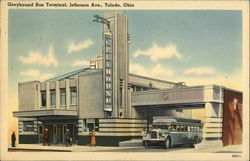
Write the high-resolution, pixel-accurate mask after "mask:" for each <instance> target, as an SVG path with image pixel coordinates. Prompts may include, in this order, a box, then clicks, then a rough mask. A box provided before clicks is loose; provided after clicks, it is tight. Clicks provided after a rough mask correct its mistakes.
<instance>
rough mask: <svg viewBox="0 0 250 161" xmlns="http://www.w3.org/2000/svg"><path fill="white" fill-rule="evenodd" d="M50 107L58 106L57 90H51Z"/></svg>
mask: <svg viewBox="0 0 250 161" xmlns="http://www.w3.org/2000/svg"><path fill="white" fill-rule="evenodd" d="M50 105H51V106H55V105H56V90H55V89H51V90H50Z"/></svg>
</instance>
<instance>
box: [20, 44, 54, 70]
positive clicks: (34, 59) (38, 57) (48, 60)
mask: <svg viewBox="0 0 250 161" xmlns="http://www.w3.org/2000/svg"><path fill="white" fill-rule="evenodd" d="M19 60H20V61H21V62H22V63H24V64H39V65H44V66H47V67H57V66H58V61H57V60H56V58H55V56H54V50H53V47H50V48H49V51H48V54H47V55H44V54H42V53H40V52H37V51H30V52H29V54H28V56H26V57H25V56H20V57H19Z"/></svg>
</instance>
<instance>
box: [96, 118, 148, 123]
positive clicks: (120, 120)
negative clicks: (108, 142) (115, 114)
mask: <svg viewBox="0 0 250 161" xmlns="http://www.w3.org/2000/svg"><path fill="white" fill-rule="evenodd" d="M99 123H147V121H146V120H141V119H100V120H99Z"/></svg>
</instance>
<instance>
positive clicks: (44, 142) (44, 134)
mask: <svg viewBox="0 0 250 161" xmlns="http://www.w3.org/2000/svg"><path fill="white" fill-rule="evenodd" d="M46 144H47V145H49V146H50V141H49V132H48V129H45V131H44V133H43V146H45V145H46Z"/></svg>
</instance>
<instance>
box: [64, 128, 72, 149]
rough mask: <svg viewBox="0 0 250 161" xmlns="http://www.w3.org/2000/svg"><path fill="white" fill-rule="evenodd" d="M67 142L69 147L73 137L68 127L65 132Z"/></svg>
mask: <svg viewBox="0 0 250 161" xmlns="http://www.w3.org/2000/svg"><path fill="white" fill-rule="evenodd" d="M65 143H66V146H67V147H68V146H71V138H70V133H69V129H67V130H66V133H65Z"/></svg>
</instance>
